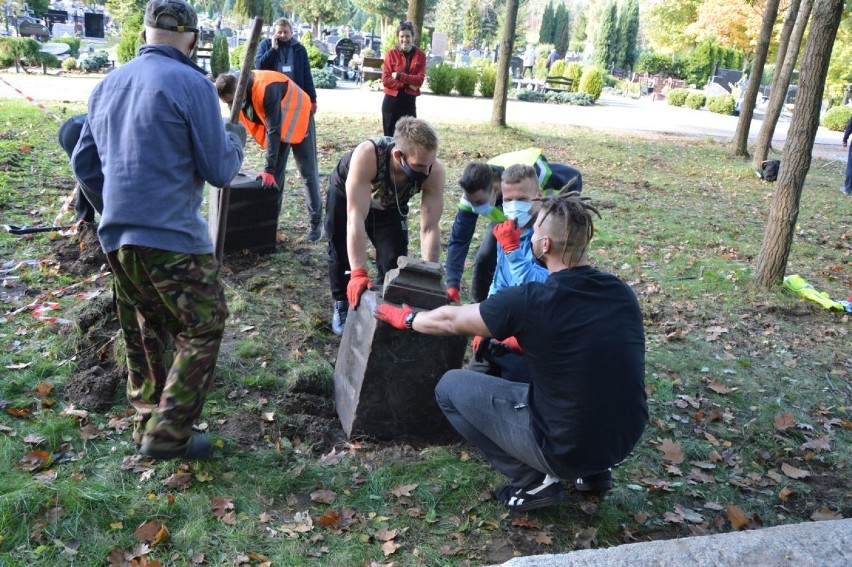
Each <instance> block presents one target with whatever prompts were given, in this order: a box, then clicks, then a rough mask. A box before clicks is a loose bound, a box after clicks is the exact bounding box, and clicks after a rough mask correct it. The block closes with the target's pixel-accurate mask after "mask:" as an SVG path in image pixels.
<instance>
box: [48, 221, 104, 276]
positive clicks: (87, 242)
mask: <svg viewBox="0 0 852 567" xmlns="http://www.w3.org/2000/svg"><path fill="white" fill-rule="evenodd" d="M53 253H54V256H55V258H56V260H57V262H58V263H59V266H60V269H61V270H62V271H63V272H67V273H69V274H73V275H75V276H90V275H92V274H93V273H96V272H98V271H100V270H101V267H102V266H104V264H106V256H105V255H104V253H103V250H102V249H101V243H100V242H99V241H98V225H97V224H94V223H85V222H84V223H81V224H80V227H79V229H78V231H77V234H76V235H74V236H72V237H71V238H69V239H67V240H57V241H56V242H54V245H53Z"/></svg>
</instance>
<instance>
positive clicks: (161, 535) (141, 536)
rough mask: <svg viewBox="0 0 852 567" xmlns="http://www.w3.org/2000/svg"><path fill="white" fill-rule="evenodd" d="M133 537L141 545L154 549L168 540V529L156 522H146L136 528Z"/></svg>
mask: <svg viewBox="0 0 852 567" xmlns="http://www.w3.org/2000/svg"><path fill="white" fill-rule="evenodd" d="M133 537H135V538H136V539H137V540H138V541H140V542H141V543H146V544H149V545H150V546H151V547H154V546H155V545H157V544H159V543H162V542H164V541H166V540H167V539H169V529H168V528H167V527H166V525H165V524H161V523H160V522H158V521H157V520H148V521H147V522H143V523H142V524H141V525H140V526H139V527H138V528H136V531H134V532H133Z"/></svg>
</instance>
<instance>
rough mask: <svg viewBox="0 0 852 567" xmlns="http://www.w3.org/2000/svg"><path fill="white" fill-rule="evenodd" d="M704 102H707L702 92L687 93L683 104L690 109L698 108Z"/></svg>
mask: <svg viewBox="0 0 852 567" xmlns="http://www.w3.org/2000/svg"><path fill="white" fill-rule="evenodd" d="M705 102H707V97H706V96H704V93H689V96H687V97H686V102H685V103H684V104H685V105H686V106H687V107H689V108H691V109H692V110H698V109H699V108H701V107H702V106H704V103H705Z"/></svg>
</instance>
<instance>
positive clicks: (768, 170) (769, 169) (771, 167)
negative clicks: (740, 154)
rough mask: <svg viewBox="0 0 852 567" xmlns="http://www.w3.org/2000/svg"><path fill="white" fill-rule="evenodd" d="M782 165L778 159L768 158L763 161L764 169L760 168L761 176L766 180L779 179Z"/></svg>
mask: <svg viewBox="0 0 852 567" xmlns="http://www.w3.org/2000/svg"><path fill="white" fill-rule="evenodd" d="M780 167H781V162H780V161H779V160H777V159H768V160H766V161H765V162H763V169H761V170H760V178H761V179H763V180H764V181H775V180H776V179H778V169H779V168H780Z"/></svg>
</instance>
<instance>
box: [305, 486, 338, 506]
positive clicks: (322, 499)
mask: <svg viewBox="0 0 852 567" xmlns="http://www.w3.org/2000/svg"><path fill="white" fill-rule="evenodd" d="M335 498H337V493H336V492H332V491H331V490H327V489H325V488H323V489H321V490H315V491H313V492H311V500H313V501H314V502H319V503H320V504H331V503H332V502H334V499H335Z"/></svg>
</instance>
